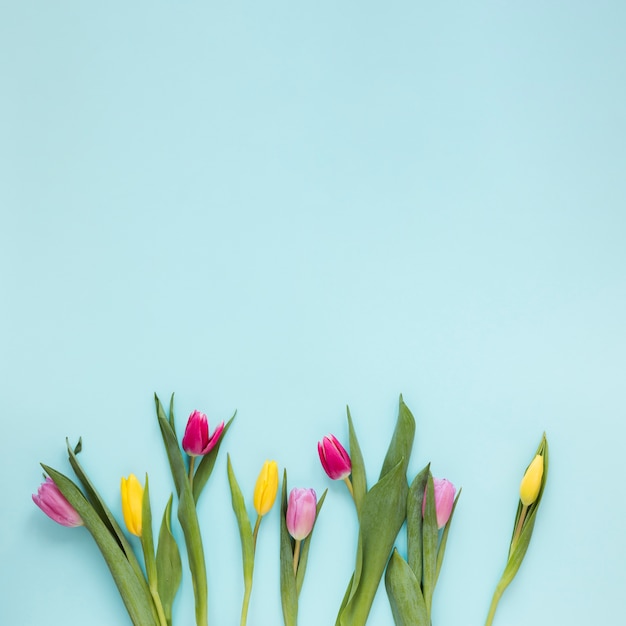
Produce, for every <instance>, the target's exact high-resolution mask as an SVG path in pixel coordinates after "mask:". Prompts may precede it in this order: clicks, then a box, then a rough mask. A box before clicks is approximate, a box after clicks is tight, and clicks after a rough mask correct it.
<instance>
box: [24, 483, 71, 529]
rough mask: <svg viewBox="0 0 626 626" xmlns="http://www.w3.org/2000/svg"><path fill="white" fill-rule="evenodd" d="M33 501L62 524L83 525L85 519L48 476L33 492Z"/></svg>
mask: <svg viewBox="0 0 626 626" xmlns="http://www.w3.org/2000/svg"><path fill="white" fill-rule="evenodd" d="M33 502H34V503H35V504H36V505H37V506H38V507H39V508H40V509H41V510H42V511H43V512H44V513H45V514H46V515H47V516H48V517H49V518H50V519H52V520H54V521H55V522H57V524H61V526H70V527H71V526H82V525H83V520H82V519H81V517H80V515H79V514H78V513H77V512H76V510H75V509H74V507H73V506H72V505H71V504H70V503H69V502H68V501H67V499H66V498H65V496H64V495H63V494H62V493H61V491H60V490H59V488H58V487H57V486H56V484H55V482H54V481H53V480H52V478H50V476H47V477H46V480H45V481H44V482H43V483H42V484H41V485H39V488H38V489H37V493H36V494H33Z"/></svg>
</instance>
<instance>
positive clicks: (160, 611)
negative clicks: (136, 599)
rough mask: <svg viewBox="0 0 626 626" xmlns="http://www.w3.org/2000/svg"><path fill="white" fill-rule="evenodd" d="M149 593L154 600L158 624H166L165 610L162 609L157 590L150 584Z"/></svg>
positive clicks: (164, 625) (162, 625)
mask: <svg viewBox="0 0 626 626" xmlns="http://www.w3.org/2000/svg"><path fill="white" fill-rule="evenodd" d="M150 595H151V596H152V599H153V600H154V606H155V607H156V610H157V613H158V615H159V624H160V626H167V619H166V617H165V612H164V611H163V604H162V603H161V596H159V592H158V591H157V589H156V588H155V587H154V586H153V585H152V584H151V585H150Z"/></svg>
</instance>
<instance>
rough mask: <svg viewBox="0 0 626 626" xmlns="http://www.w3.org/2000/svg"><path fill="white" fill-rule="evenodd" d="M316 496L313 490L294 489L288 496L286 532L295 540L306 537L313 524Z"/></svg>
mask: <svg viewBox="0 0 626 626" xmlns="http://www.w3.org/2000/svg"><path fill="white" fill-rule="evenodd" d="M316 506H317V495H316V493H315V491H314V490H313V489H298V488H297V487H296V488H295V489H292V490H291V493H290V494H289V502H288V503H287V519H286V522H287V530H288V531H289V534H290V535H291V536H292V537H293V538H294V539H295V540H296V541H301V540H302V539H305V538H306V537H308V535H309V533H310V532H311V531H312V530H313V524H314V523H315V514H316V510H315V507H316Z"/></svg>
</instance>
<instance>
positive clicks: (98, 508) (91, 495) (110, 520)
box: [65, 439, 149, 593]
mask: <svg viewBox="0 0 626 626" xmlns="http://www.w3.org/2000/svg"><path fill="white" fill-rule="evenodd" d="M65 442H66V444H67V453H68V457H69V461H70V465H71V466H72V469H73V470H74V473H75V474H76V476H78V479H79V480H80V482H81V484H82V486H83V488H84V489H85V492H86V494H87V498H88V500H89V502H90V503H91V505H92V506H93V508H94V511H95V512H96V513H97V514H98V516H99V517H100V519H101V520H102V521H103V523H104V525H105V526H106V527H107V528H108V529H109V532H110V533H111V535H112V536H113V538H114V539H115V541H116V542H117V543H118V545H119V546H120V547H121V549H122V551H123V552H124V554H125V555H126V558H127V559H128V562H129V563H130V566H131V567H132V568H133V570H134V572H135V575H136V576H137V578H138V579H139V580H140V581H141V582H142V583H143V584H144V585H145V592H146V593H149V589H148V584H147V583H146V580H145V578H144V575H143V570H142V569H141V565H140V564H139V561H138V560H137V556H136V555H135V552H134V550H133V548H132V546H131V545H130V543H129V541H128V539H126V535H125V534H124V531H123V530H122V529H121V527H120V525H119V524H118V523H117V520H116V519H115V517H114V516H113V513H111V511H110V509H109V507H108V506H107V505H106V503H105V501H104V500H103V499H102V497H101V496H100V494H99V493H98V490H97V489H96V487H95V486H94V484H93V483H92V482H91V480H90V479H89V477H88V476H87V473H86V472H85V470H84V469H83V467H82V466H81V464H80V463H79V461H78V459H77V458H76V455H77V454H78V452H79V451H80V449H81V448H82V446H81V445H80V444H81V442H80V440H79V444H78V445H77V446H76V448H74V449H72V447H71V446H70V442H69V440H68V439H66V440H65Z"/></svg>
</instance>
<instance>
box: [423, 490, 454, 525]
mask: <svg viewBox="0 0 626 626" xmlns="http://www.w3.org/2000/svg"><path fill="white" fill-rule="evenodd" d="M433 487H434V490H435V511H436V512H437V528H443V527H444V526H445V525H446V523H447V521H448V520H449V519H450V514H451V513H452V507H453V506H454V493H455V491H456V488H455V486H454V485H453V484H452V483H451V482H450V481H449V480H446V479H445V478H433ZM427 494H428V486H427V487H426V491H425V492H424V500H423V501H422V516H423V515H424V511H425V510H426V496H427Z"/></svg>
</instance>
